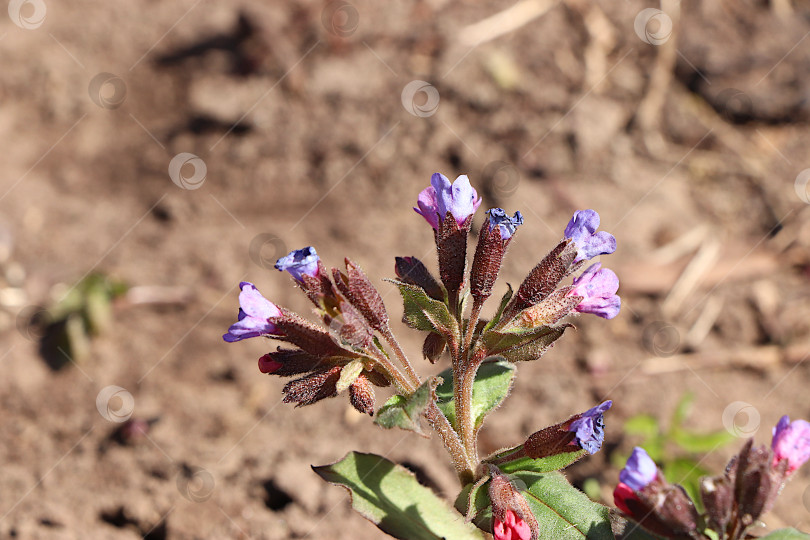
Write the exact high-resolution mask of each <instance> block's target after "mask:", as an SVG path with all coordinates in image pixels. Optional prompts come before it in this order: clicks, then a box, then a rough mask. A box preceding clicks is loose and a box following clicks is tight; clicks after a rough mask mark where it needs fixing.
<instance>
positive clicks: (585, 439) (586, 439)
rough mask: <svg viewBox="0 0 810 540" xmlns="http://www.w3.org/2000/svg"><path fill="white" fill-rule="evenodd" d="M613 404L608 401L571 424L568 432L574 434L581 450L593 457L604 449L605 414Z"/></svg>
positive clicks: (586, 412) (583, 414)
mask: <svg viewBox="0 0 810 540" xmlns="http://www.w3.org/2000/svg"><path fill="white" fill-rule="evenodd" d="M611 405H613V402H612V401H610V400H608V401H605V402H604V403H601V404H600V405H597V406H596V407H593V408H591V409H588V410H587V411H585V412H584V413H582V415H581V416H580V417H579V418H577V419H576V420H574V421H573V422H571V425H569V426H568V431H571V432H573V433H574V441H572V444H574V442H575V443H576V444H577V445H579V447H580V448H582V449H583V450H586V451H587V452H588V453H589V454H591V455H593V454H595V453H597V452H598V451H599V449H600V448H602V442H603V441H604V440H605V418H604V416H603V413H604V412H605V411H607V410H608V409H610V406H611Z"/></svg>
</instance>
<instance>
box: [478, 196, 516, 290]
mask: <svg viewBox="0 0 810 540" xmlns="http://www.w3.org/2000/svg"><path fill="white" fill-rule="evenodd" d="M487 214H488V215H489V217H488V219H487V221H485V222H484V224H483V225H482V226H481V231H480V232H479V236H478V245H477V246H476V248H475V257H474V258H473V265H472V270H471V271H470V293H471V294H472V297H473V298H475V300H476V301H478V303H479V304H481V303H483V302H484V300H486V299H487V298H489V296H490V294H492V286H493V285H494V284H495V281H496V280H497V279H498V272H500V269H501V263H502V261H503V256H504V254H505V253H506V247H507V246H508V245H509V242H510V241H511V240H512V235H513V234H514V233H515V230H516V229H517V227H518V225H520V224H522V223H523V216H521V215H520V212H515V216H514V217H512V218H510V217H509V216H508V215H506V212H504V211H503V210H502V209H500V208H493V209H492V210H489V211H488V212H487Z"/></svg>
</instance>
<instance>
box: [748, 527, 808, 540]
mask: <svg viewBox="0 0 810 540" xmlns="http://www.w3.org/2000/svg"><path fill="white" fill-rule="evenodd" d="M760 540H810V535H807V534H804V533H803V532H799V531H797V530H796V529H779V530H778V531H773V532H772V533H771V534H768V535H765V536H762V537H760Z"/></svg>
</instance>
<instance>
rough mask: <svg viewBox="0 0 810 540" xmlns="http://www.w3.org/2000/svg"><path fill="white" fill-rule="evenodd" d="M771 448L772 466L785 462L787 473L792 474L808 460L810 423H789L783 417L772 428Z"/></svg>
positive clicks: (785, 417) (797, 421)
mask: <svg viewBox="0 0 810 540" xmlns="http://www.w3.org/2000/svg"><path fill="white" fill-rule="evenodd" d="M771 448H772V449H773V464H774V466H775V465H776V464H777V463H779V462H780V461H783V460H787V462H788V465H787V473H788V474H790V473H792V472H793V471H795V470H796V469H798V468H799V467H801V466H802V465H803V464H804V462H806V461H807V460H808V459H810V423H808V422H806V421H805V420H794V421H793V422H791V421H790V418H789V417H788V416H787V415H785V416H783V417H782V418H780V419H779V423H777V424H776V427H775V428H773V441H771Z"/></svg>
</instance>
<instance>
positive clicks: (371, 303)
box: [332, 259, 388, 332]
mask: <svg viewBox="0 0 810 540" xmlns="http://www.w3.org/2000/svg"><path fill="white" fill-rule="evenodd" d="M346 271H347V273H348V275H345V274H343V273H341V272H340V271H339V270H338V269H337V268H333V269H332V275H333V277H334V279H335V285H337V288H338V290H340V292H341V293H342V294H343V296H345V297H346V299H347V300H349V302H351V304H352V306H354V307H355V308H356V309H357V311H359V312H360V313H361V314H362V315H363V317H365V318H366V320H367V321H368V323H369V325H370V326H371V327H372V328H373V329H375V330H377V331H380V332H383V331H385V329H387V328H388V313H387V312H386V311H385V304H383V301H382V297H381V296H380V293H379V292H378V291H377V289H376V288H375V287H374V285H372V284H371V281H369V279H368V276H366V274H365V272H363V271H362V270H361V269H360V267H359V266H357V265H356V264H354V263H353V262H352V261H350V260H349V259H346Z"/></svg>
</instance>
